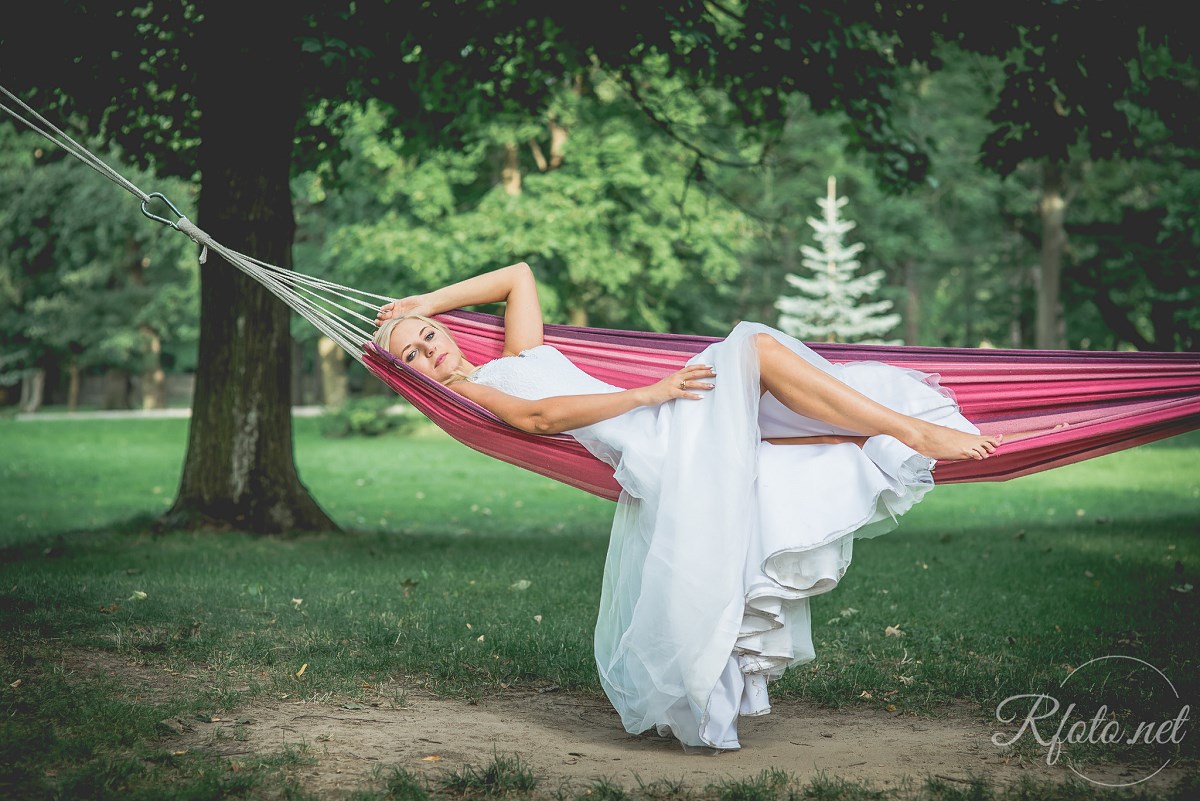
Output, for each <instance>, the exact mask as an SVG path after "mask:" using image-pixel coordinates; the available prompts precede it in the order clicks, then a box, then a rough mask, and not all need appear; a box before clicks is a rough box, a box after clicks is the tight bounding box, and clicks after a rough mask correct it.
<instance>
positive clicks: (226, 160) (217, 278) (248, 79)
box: [163, 2, 337, 533]
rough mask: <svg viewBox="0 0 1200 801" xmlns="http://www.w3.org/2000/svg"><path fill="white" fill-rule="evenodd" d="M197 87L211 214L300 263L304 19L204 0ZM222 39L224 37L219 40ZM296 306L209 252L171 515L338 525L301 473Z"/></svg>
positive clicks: (181, 522)
mask: <svg viewBox="0 0 1200 801" xmlns="http://www.w3.org/2000/svg"><path fill="white" fill-rule="evenodd" d="M204 13H205V20H204V25H203V31H201V32H200V34H199V35H200V36H208V37H210V38H211V39H212V41H213V45H212V46H210V47H207V48H201V49H200V51H199V52H200V53H202V54H203V56H202V58H201V59H200V61H199V63H198V64H197V69H198V70H200V72H199V74H198V76H197V77H198V88H197V100H198V104H199V106H200V108H201V109H202V111H203V116H202V118H201V137H200V139H201V146H200V151H199V165H200V173H201V177H202V183H201V195H200V215H199V224H200V227H201V228H203V229H204V230H206V231H207V232H208V233H209V234H211V235H212V236H213V237H214V238H215V239H216V240H217V241H219V242H221V243H223V244H225V245H227V246H229V247H231V248H233V249H234V250H239V251H241V252H243V253H247V254H249V255H252V256H255V257H257V258H260V259H262V260H264V261H267V262H270V263H274V264H278V265H281V266H285V267H287V266H291V263H292V259H291V245H292V237H293V234H294V230H295V220H294V216H293V211H292V201H291V196H290V192H289V186H288V179H289V177H290V164H289V161H290V157H291V153H292V142H293V136H294V134H295V129H296V124H297V121H298V118H299V114H300V111H301V89H300V86H299V85H298V78H297V72H296V62H297V52H296V47H297V45H296V44H295V37H296V35H297V33H298V31H297V30H294V29H293V28H294V27H295V25H296V24H298V23H294V22H293V20H296V19H298V18H299V15H293V14H285V15H282V16H281V17H279V18H271V19H269V20H263V19H262V16H263V15H257V14H250V15H244V14H241V13H239V7H238V6H237V5H235V4H233V3H230V2H216V3H211V4H207V5H206V6H205V12H204ZM218 41H219V46H218ZM288 316H289V313H288V309H287V307H286V306H284V304H283V303H282V302H280V301H279V300H277V299H276V298H275V297H274V296H272V295H271V294H270V292H268V291H267V289H266V288H264V287H263V286H262V285H261V284H258V283H257V282H255V281H253V280H252V279H250V278H247V277H246V276H244V275H242V274H241V273H240V272H238V271H237V270H236V269H235V268H233V267H232V266H231V265H229V264H228V263H226V262H225V261H224V260H222V259H221V258H219V257H218V256H217V254H215V253H213V252H211V251H210V252H209V257H208V263H207V264H206V265H204V267H203V268H202V270H201V282H200V319H201V326H200V343H199V344H200V350H199V363H198V366H197V371H196V388H195V393H194V396H193V401H192V418H191V425H190V428H189V431H188V448H187V457H186V460H185V462H184V466H183V478H182V481H181V484H180V488H179V495H178V497H177V498H176V500H175V504H174V506H172V508H171V510H170V511H169V512H168V513H167V515H166V517H165V518H164V521H163V522H164V523H165V524H167V525H170V526H188V527H197V526H201V527H214V528H235V529H242V530H248V531H255V532H264V533H265V532H282V531H295V530H331V529H336V528H337V526H336V525H335V524H334V523H333V521H332V520H330V519H329V517H328V516H327V515H326V514H325V513H324V512H323V511H322V510H321V508H320V507H319V506H317V504H316V502H315V501H314V500H313V499H312V496H311V495H310V494H309V492H308V490H307V489H306V488H305V487H304V485H303V484H301V483H300V479H299V477H298V476H297V474H296V466H295V461H294V458H293V450H292V417H291V404H290V391H291V336H290V332H289V328H288Z"/></svg>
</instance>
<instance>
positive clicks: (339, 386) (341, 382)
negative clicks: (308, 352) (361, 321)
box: [317, 337, 348, 409]
mask: <svg viewBox="0 0 1200 801" xmlns="http://www.w3.org/2000/svg"><path fill="white" fill-rule="evenodd" d="M317 358H318V359H319V360H320V363H321V395H322V400H323V401H324V402H325V405H326V406H327V407H329V408H330V409H340V408H341V407H342V406H343V405H344V404H345V403H346V396H347V394H348V392H347V386H346V352H345V351H344V350H342V349H341V347H340V346H339V345H338V344H337V343H336V342H334V341H333V340H332V339H330V338H329V337H321V338H320V339H318V340H317Z"/></svg>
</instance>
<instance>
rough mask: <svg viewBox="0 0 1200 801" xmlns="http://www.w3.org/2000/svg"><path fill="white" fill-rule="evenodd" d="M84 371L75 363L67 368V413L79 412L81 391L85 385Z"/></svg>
mask: <svg viewBox="0 0 1200 801" xmlns="http://www.w3.org/2000/svg"><path fill="white" fill-rule="evenodd" d="M82 372H83V371H82V370H80V369H79V365H78V364H77V363H75V362H71V364H70V365H68V366H67V411H68V412H76V411H78V410H79V390H80V387H81V386H82V385H83V375H82Z"/></svg>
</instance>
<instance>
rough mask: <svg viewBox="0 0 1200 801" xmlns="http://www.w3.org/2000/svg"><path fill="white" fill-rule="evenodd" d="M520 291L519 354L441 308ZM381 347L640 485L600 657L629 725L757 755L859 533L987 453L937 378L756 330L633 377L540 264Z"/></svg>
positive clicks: (394, 313) (487, 280)
mask: <svg viewBox="0 0 1200 801" xmlns="http://www.w3.org/2000/svg"><path fill="white" fill-rule="evenodd" d="M501 301H503V302H505V311H504V351H503V355H502V356H501V357H500V358H497V359H495V360H493V361H490V362H488V363H486V364H483V365H473V364H471V363H470V362H468V361H467V359H466V358H465V357H464V356H463V353H462V351H461V350H460V349H459V347H458V345H457V344H456V343H455V341H454V338H453V336H452V335H451V334H450V332H449V331H448V330H447V329H446V328H445V327H444V326H442V325H441V324H440V323H438V322H437V321H436V320H434V319H432V317H433V315H437V314H440V313H442V312H446V311H450V310H452V309H456V308H460V307H463V306H471V305H476V304H484V303H496V302H501ZM376 324H377V325H378V326H379V329H378V331H377V333H376V336H375V344H376V345H377V346H379V347H380V348H382V349H384V350H386V351H388V352H390V353H391V354H392V355H393V356H394V357H395V358H396V360H397V361H399V362H401V363H402V364H405V365H407V366H409V367H411V368H413V369H414V370H417V371H418V372H421V373H423V374H425V375H427V376H429V377H431V378H433V379H435V380H437V381H438V382H440V383H442V384H443V385H445V386H447V387H448V388H449V389H451V390H453V391H455V392H458V393H459V394H461V395H463V396H465V397H466V398H469V399H470V400H472V401H474V402H476V403H478V404H479V405H481V406H483V407H484V408H486V409H488V410H489V411H491V412H492V413H493V414H495V415H496V416H497V417H499V418H500V419H502V420H504V421H505V422H506V423H508V424H509V425H512V426H514V427H516V428H518V429H520V430H522V431H526V432H528V433H530V434H556V433H559V432H566V433H567V434H569V435H571V436H573V437H575V438H576V439H577V440H578V441H579V442H580V443H581V444H583V445H584V447H586V448H587V449H588V450H589V451H590V452H591V453H593V454H594V455H595V456H596V457H597V458H600V459H602V460H604V461H605V462H607V463H609V464H610V465H612V466H613V468H614V470H615V477H616V479H617V481H618V482H619V483H620V485H621V487H622V489H623V491H622V493H621V497H620V500H619V501H618V505H617V512H616V517H615V519H614V522H613V529H612V534H611V536H610V540H609V548H608V554H607V557H606V562H605V569H604V578H603V581H602V586H601V596H600V610H599V615H598V617H597V623H596V632H595V657H596V664H597V668H598V670H599V674H600V681H601V685H602V686H603V687H604V690H605V693H606V694H607V695H608V697H609V699H610V700H611V701H612V703H613V705H614V707H615V708H616V709H617V711H618V712H619V713H620V715H621V720H622V724H623V725H624V727H625V729H626V730H627V731H629V732H631V733H635V734H636V733H641V732H644V731H646V730H648V729H654V730H655V731H657V733H658V734H659V735H662V736H674V737H676V738H678V740H679V741H680V743H681V744H682V745H683V747H684V750H685V751H688V752H704V753H719V752H721V751H723V750H732V749H737V748H740V747H741V746H740V743H739V742H738V737H737V721H738V718H739V716H741V715H748V716H752V715H763V714H766V713H768V712H770V705H769V700H768V694H767V682H768V681H770V680H773V679H776V678H778V677H779V676H781V675H782V674H783V672H784V670H785V669H786V668H788V667H791V666H794V665H799V664H803V663H804V662H808V661H811V660H812V659H814V658H815V657H816V654H815V651H814V650H813V646H812V640H811V625H810V620H809V613H808V599H809V598H811V597H812V596H814V595H817V594H820V593H823V592H828V591H829V590H831V589H833V587H834V586H836V584H837V582H838V581H839V580H840V579H841V577H842V575H844V573H845V571H846V568H847V567H848V566H849V564H850V559H851V555H852V544H853V541H854V540H855V539H856V538H864V537H873V536H878V535H879V534H883V533H885V532H887V531H890V530H891V529H892V528H894V527H895V522H896V518H897V517H898V516H899V515H901V514H903V513H904V512H906V511H907V510H908V509H910V508H911V507H912V506H913V504H915V503H916V502H917V501H919V500H920V499H921V497H922V496H924V495H925V493H927V492H928V491H929V490H930V489H932V487H933V477H932V472H931V471H932V469H933V467H934V464H935V462H936V461H937V460H952V459H986V458H988V456H990V455H991V454H992V453H993V452H994V451H995V449H996V448H997V447H998V445H999V444H1000V437H999V436H983V435H981V434H980V433H979V430H978V429H977V428H976V427H975V426H974V425H973V424H972V423H970V422H969V421H968V420H966V418H964V417H963V416H962V415H961V414H960V412H959V408H958V406H957V404H956V403H955V401H954V399H953V397H952V396H951V395H950V393H949V391H948V390H945V389H942V388H941V387H939V386H938V384H937V380H936V376H931V375H928V374H925V373H921V372H919V371H916V370H909V369H903V368H898V367H894V366H891V365H887V364H883V363H881V362H876V361H861V362H848V363H845V364H833V363H830V362H829V361H827V360H826V359H824V358H823V357H822V356H820V355H818V354H817V353H815V352H814V351H812V350H811V349H810V348H809V347H808V346H806V345H805V344H804V343H802V342H800V341H798V340H796V339H794V338H792V337H790V336H788V335H786V334H784V333H783V332H781V331H777V330H775V329H773V328H770V327H768V326H765V325H761V324H758V323H746V322H743V323H739V324H738V325H737V326H736V327H735V328H734V329H733V331H732V332H731V333H730V334H729V335H728V336H727V337H726V338H725V339H723V340H721V341H719V342H716V343H713V344H712V345H710V346H709V347H707V348H706V349H705V350H704V351H702V352H701V353H699V354H697V355H696V356H695V357H693V358H692V359H691V360H690V361H689V363H688V364H687V365H686V366H685V367H683V368H682V369H680V370H678V371H676V372H674V373H672V374H671V375H669V376H667V377H665V378H663V379H662V380H661V381H658V382H656V383H654V384H650V385H648V386H643V387H638V388H635V389H622V388H620V387H616V386H612V385H610V384H607V383H605V382H602V381H600V380H599V379H596V378H594V377H592V376H590V375H588V374H587V373H586V372H584V371H583V370H581V369H579V368H578V367H576V366H575V365H574V364H573V363H572V362H570V361H569V360H568V359H567V358H566V357H565V356H564V355H563V354H562V353H560V352H559V351H558V350H556V349H555V348H554V347H553V346H551V345H547V344H545V343H544V342H543V323H542V312H541V307H540V304H539V301H538V293H537V285H536V282H535V280H534V276H533V272H532V271H531V270H530V268H529V266H528V265H527V264H525V263H520V264H514V265H511V266H509V267H504V268H501V269H499V270H495V271H493V272H490V273H486V274H484V275H480V276H477V277H474V278H470V279H467V280H465V281H461V282H459V283H456V284H453V285H451V286H447V287H444V288H442V289H439V290H437V291H435V292H431V293H429V294H425V295H415V296H412V297H407V298H403V299H401V300H397V301H394V302H392V303H388V304H386V305H384V306H383V307H381V308H380V310H379V314H378V317H377V319H376Z"/></svg>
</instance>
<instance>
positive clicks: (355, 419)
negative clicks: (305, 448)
mask: <svg viewBox="0 0 1200 801" xmlns="http://www.w3.org/2000/svg"><path fill="white" fill-rule="evenodd" d="M394 403H395V400H394V399H393V398H389V397H387V396H386V395H381V396H372V397H366V398H351V399H349V400H347V401H346V402H345V403H344V404H342V406H341V407H340V408H337V409H326V410H325V412H324V414H322V415H321V420H320V430H321V434H322V435H324V436H326V437H355V436H358V437H377V436H379V435H380V434H386V433H387V432H389V431H398V432H401V433H407V432H409V431H411V430H412V429H413V428H415V427H416V425H417V420H416V415H415V414H392V413H390V412H389V411H388V409H389V408H390V407H391V406H392V405H393V404H394Z"/></svg>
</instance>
